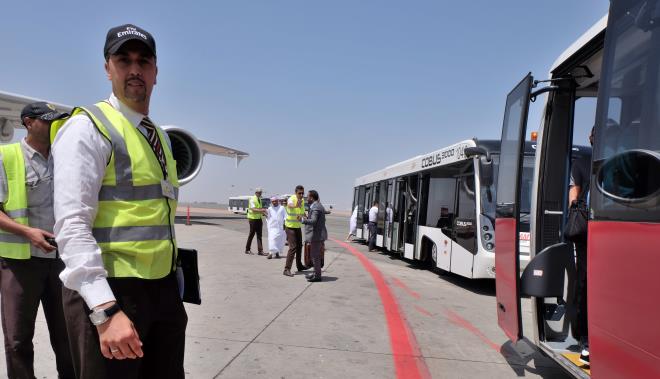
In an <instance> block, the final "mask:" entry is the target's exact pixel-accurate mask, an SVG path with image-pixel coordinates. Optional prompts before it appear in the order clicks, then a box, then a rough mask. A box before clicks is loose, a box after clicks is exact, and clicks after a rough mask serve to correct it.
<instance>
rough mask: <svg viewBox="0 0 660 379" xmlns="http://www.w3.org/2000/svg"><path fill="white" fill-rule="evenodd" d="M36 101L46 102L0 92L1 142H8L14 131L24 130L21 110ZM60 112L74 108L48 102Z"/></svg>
mask: <svg viewBox="0 0 660 379" xmlns="http://www.w3.org/2000/svg"><path fill="white" fill-rule="evenodd" d="M35 101H46V100H41V99H37V98H34V97H27V96H21V95H16V94H13V93H9V92H2V91H0V141H2V142H8V141H11V139H12V138H13V136H14V129H18V128H23V124H22V123H21V110H23V107H24V106H26V105H28V104H30V103H33V102H35ZM48 103H49V104H51V105H53V106H54V107H55V108H57V110H58V111H60V112H70V111H71V109H72V108H73V107H71V106H68V105H64V104H58V103H53V102H50V101H48Z"/></svg>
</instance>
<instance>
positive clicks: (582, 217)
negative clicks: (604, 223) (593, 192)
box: [564, 200, 589, 242]
mask: <svg viewBox="0 0 660 379" xmlns="http://www.w3.org/2000/svg"><path fill="white" fill-rule="evenodd" d="M588 219H589V211H588V209H587V203H585V202H584V201H582V200H578V201H576V202H574V203H573V204H571V207H570V208H569V209H568V220H566V229H565V230H564V236H565V237H566V238H567V239H568V240H570V241H573V242H576V241H577V242H580V241H584V240H586V239H587V220H588Z"/></svg>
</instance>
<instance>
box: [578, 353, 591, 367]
mask: <svg viewBox="0 0 660 379" xmlns="http://www.w3.org/2000/svg"><path fill="white" fill-rule="evenodd" d="M580 363H582V364H583V365H586V366H589V350H587V349H583V350H582V353H581V354H580Z"/></svg>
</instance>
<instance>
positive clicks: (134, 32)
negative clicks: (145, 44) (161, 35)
mask: <svg viewBox="0 0 660 379" xmlns="http://www.w3.org/2000/svg"><path fill="white" fill-rule="evenodd" d="M129 34H132V35H134V36H138V37H140V38H142V39H144V40H146V39H147V36H146V35H145V34H144V33H141V32H139V31H138V30H137V29H136V28H134V27H132V26H127V27H126V30H125V31H123V32H117V38H121V37H124V36H127V35H129Z"/></svg>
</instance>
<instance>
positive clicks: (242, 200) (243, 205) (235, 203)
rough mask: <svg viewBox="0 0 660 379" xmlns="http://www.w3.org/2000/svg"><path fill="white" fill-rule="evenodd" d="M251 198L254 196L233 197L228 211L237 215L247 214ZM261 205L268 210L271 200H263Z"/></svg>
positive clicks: (230, 199)
mask: <svg viewBox="0 0 660 379" xmlns="http://www.w3.org/2000/svg"><path fill="white" fill-rule="evenodd" d="M251 197H252V196H232V197H230V198H229V205H228V206H227V209H228V210H229V211H230V212H234V213H235V214H247V210H248V203H249V202H250V198H251ZM261 205H262V206H263V207H264V208H268V207H269V206H270V199H269V198H261Z"/></svg>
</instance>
